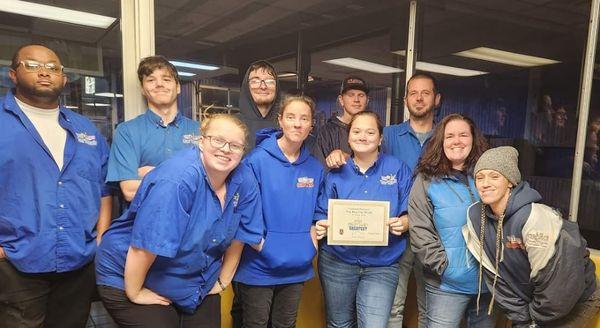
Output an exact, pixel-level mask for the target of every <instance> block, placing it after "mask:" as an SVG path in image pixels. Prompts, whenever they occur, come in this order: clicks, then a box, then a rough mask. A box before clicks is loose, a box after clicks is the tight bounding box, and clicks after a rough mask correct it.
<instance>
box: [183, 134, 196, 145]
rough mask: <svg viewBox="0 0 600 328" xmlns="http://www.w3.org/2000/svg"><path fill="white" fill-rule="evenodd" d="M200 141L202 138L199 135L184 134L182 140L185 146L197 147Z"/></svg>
mask: <svg viewBox="0 0 600 328" xmlns="http://www.w3.org/2000/svg"><path fill="white" fill-rule="evenodd" d="M199 141H200V136H199V135H197V134H184V135H183V137H182V138H181V142H183V143H184V144H195V145H197V144H198V143H199Z"/></svg>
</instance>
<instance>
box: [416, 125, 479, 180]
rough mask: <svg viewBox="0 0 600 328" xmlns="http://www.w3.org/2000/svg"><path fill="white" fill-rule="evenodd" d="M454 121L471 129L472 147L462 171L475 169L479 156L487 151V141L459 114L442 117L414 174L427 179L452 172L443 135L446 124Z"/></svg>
mask: <svg viewBox="0 0 600 328" xmlns="http://www.w3.org/2000/svg"><path fill="white" fill-rule="evenodd" d="M455 120H461V121H464V122H466V123H467V124H468V125H469V127H470V128H471V135H472V136H473V146H472V148H471V152H470V153H469V155H468V156H467V159H466V160H465V165H464V166H463V171H464V172H469V171H471V170H472V169H473V167H475V164H476V163H477V160H478V159H479V156H481V154H483V152H484V151H486V150H487V149H488V143H487V140H486V139H485V137H484V136H483V134H482V133H481V131H479V129H478V128H477V127H476V126H475V122H473V120H472V119H470V118H469V117H467V116H463V115H461V114H450V115H448V116H446V117H444V119H443V120H442V121H441V122H440V123H439V124H438V125H437V126H436V128H435V130H434V131H433V135H432V137H431V139H430V140H429V143H428V144H427V146H426V147H425V152H424V153H423V155H422V156H421V159H420V160H419V164H417V169H416V172H418V173H422V174H424V175H425V176H427V177H429V178H434V177H435V178H439V177H442V176H445V175H448V174H449V173H450V172H451V171H452V163H451V162H450V160H449V159H448V157H446V154H445V153H444V133H445V130H446V125H447V124H448V122H450V121H455Z"/></svg>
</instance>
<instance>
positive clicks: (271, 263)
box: [234, 95, 323, 328]
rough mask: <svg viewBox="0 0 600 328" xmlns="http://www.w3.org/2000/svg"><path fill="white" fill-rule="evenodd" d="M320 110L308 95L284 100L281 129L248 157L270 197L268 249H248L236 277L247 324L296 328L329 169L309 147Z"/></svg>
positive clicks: (260, 140) (260, 138)
mask: <svg viewBox="0 0 600 328" xmlns="http://www.w3.org/2000/svg"><path fill="white" fill-rule="evenodd" d="M314 110H315V104H314V102H313V101H312V99H310V98H309V97H307V96H304V95H294V96H287V97H286V98H284V99H283V101H282V103H281V106H280V111H279V114H278V117H277V120H278V122H279V126H280V127H281V129H263V130H261V131H259V132H258V133H257V137H256V140H257V146H256V148H255V149H254V151H253V152H252V153H250V154H249V155H248V157H247V158H246V160H245V162H246V164H247V165H248V166H249V167H250V168H251V169H252V171H253V172H254V175H255V176H256V178H257V180H258V184H259V186H260V193H261V195H262V197H264V201H263V202H262V209H263V215H264V223H265V230H266V231H265V236H264V238H265V243H264V245H263V248H262V251H261V252H257V251H256V250H255V249H253V248H251V247H246V248H245V249H244V251H243V253H242V260H241V262H240V264H239V267H238V270H237V273H236V275H235V277H234V281H235V282H236V284H237V287H236V293H238V294H239V295H238V296H240V298H241V302H242V305H243V309H244V310H243V322H244V327H245V328H254V327H267V325H268V323H269V321H270V322H271V326H272V327H295V325H296V314H297V311H298V305H299V303H300V294H301V291H302V286H303V285H304V282H305V281H307V280H309V279H310V278H312V277H313V275H314V272H313V268H312V259H313V257H314V256H315V254H316V250H317V241H316V235H315V232H314V227H312V219H313V217H314V211H315V207H316V202H317V196H318V192H319V187H320V184H321V181H322V179H323V168H322V166H321V164H320V163H319V162H318V161H317V160H316V159H315V158H314V157H312V155H310V151H309V149H308V148H307V147H305V146H304V141H305V140H306V138H307V137H308V135H309V133H310V130H311V129H312V121H313V113H314ZM269 319H270V320H269Z"/></svg>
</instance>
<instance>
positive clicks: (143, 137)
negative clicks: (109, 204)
mask: <svg viewBox="0 0 600 328" xmlns="http://www.w3.org/2000/svg"><path fill="white" fill-rule="evenodd" d="M137 73H138V78H139V80H140V84H141V92H142V94H143V95H144V97H146V100H147V102H148V109H147V110H146V112H145V113H144V114H141V115H139V116H138V117H136V118H134V119H131V120H129V121H127V122H123V123H121V124H119V125H118V126H117V129H116V130H115V134H114V138H113V143H112V146H111V149H110V158H109V161H108V174H107V177H106V181H107V182H111V183H115V184H117V183H118V185H119V188H120V190H121V192H122V194H123V198H124V200H125V202H131V200H132V199H133V197H134V196H135V194H136V192H137V190H138V188H139V186H140V183H141V181H142V179H143V178H144V176H145V175H146V174H147V173H148V172H150V171H151V170H152V169H154V168H155V167H156V166H157V165H159V164H160V163H162V162H164V161H165V160H166V159H168V158H170V157H171V156H172V155H173V154H175V153H176V152H177V151H179V150H181V149H184V148H189V147H194V146H196V145H197V143H198V140H199V138H200V135H199V133H200V126H199V124H198V122H197V121H194V120H192V119H190V118H187V117H185V116H183V115H182V114H181V112H180V111H179V110H178V108H177V96H178V95H179V93H180V91H181V86H180V82H179V76H178V74H177V69H175V66H173V64H171V63H170V62H169V61H168V60H167V59H166V58H164V57H163V56H150V57H146V58H144V59H142V60H141V61H140V64H139V65H138V72H137ZM123 207H125V206H123Z"/></svg>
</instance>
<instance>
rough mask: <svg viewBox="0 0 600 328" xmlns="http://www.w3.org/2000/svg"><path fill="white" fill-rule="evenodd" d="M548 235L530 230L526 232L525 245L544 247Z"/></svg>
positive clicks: (548, 237) (546, 244)
mask: <svg viewBox="0 0 600 328" xmlns="http://www.w3.org/2000/svg"><path fill="white" fill-rule="evenodd" d="M549 239H550V236H549V235H548V234H544V233H542V232H532V233H528V234H527V247H536V248H546V247H548V240H549Z"/></svg>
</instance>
